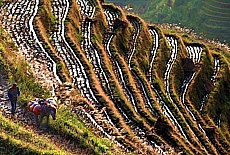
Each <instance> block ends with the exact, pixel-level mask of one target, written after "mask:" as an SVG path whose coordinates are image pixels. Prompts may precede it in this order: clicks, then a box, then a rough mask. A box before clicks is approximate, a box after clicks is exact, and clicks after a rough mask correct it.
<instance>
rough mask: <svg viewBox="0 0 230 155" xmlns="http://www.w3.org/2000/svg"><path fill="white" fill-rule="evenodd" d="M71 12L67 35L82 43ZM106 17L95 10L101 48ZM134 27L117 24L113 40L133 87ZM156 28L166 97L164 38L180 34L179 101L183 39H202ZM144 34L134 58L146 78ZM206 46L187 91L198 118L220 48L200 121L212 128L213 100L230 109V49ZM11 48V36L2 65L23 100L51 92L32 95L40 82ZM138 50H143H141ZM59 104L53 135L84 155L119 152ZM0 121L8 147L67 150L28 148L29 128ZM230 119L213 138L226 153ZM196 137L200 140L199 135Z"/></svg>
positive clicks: (157, 69)
mask: <svg viewBox="0 0 230 155" xmlns="http://www.w3.org/2000/svg"><path fill="white" fill-rule="evenodd" d="M45 2H47V1H45ZM100 9H101V8H99V9H98V10H100ZM71 11H72V14H70V15H69V18H70V19H71V18H72V19H73V20H70V21H68V22H66V24H67V25H68V29H69V30H71V32H72V31H73V32H74V34H72V33H70V32H69V34H68V36H69V38H70V39H71V41H73V42H74V44H75V45H76V48H79V45H80V41H81V37H79V31H80V24H79V21H77V20H76V21H74V18H76V17H79V14H77V13H76V14H74V12H75V11H76V10H71ZM47 12H49V11H47ZM123 16H125V15H123ZM103 18H104V17H103V16H102V14H100V13H99V14H97V21H96V22H95V23H94V25H93V30H94V38H96V39H95V40H94V41H95V42H94V43H95V44H97V46H99V47H100V49H101V50H102V49H103V47H101V44H102V40H103V39H102V38H103V35H104V34H103V32H104V31H105V27H104V26H103V25H105V23H104V19H103ZM122 18H123V20H124V21H126V19H125V17H122ZM78 19H79V20H80V18H78ZM100 19H103V20H100ZM126 22H127V21H126ZM127 23H128V22H127ZM144 24H145V23H144ZM144 24H143V25H144ZM40 26H41V25H40ZM98 26H100V27H99V28H98ZM44 27H45V26H44ZM99 30H100V31H101V33H100V32H99ZM131 32H132V28H131V27H130V26H128V27H125V28H122V29H119V30H118V31H117V33H116V36H115V38H114V40H113V47H114V49H113V50H114V51H113V52H114V53H116V58H117V59H118V61H119V63H121V64H124V65H122V66H123V71H125V73H126V74H127V77H128V78H129V80H128V81H129V82H130V83H129V84H130V85H131V86H134V87H135V82H134V81H133V77H131V73H130V72H129V71H128V70H129V69H128V68H127V64H126V63H125V57H126V53H127V52H128V47H129V46H128V44H129V38H130V36H131ZM43 33H44V35H43V37H44V36H45V33H48V32H43ZM158 33H159V34H160V42H159V43H160V49H159V50H158V53H157V57H156V59H157V60H156V63H157V66H156V67H155V71H154V72H155V74H154V75H155V76H156V78H157V79H156V80H155V81H154V83H157V84H159V86H160V87H159V90H161V92H162V93H161V94H162V96H164V95H165V92H164V90H165V88H164V82H163V81H164V71H165V65H166V63H167V60H168V58H169V52H168V51H169V47H168V45H167V43H166V41H165V40H164V38H163V37H164V35H165V34H170V35H175V36H176V37H177V39H178V40H179V54H178V59H177V61H176V62H175V65H174V67H173V69H172V74H171V78H172V80H171V81H172V82H171V84H170V85H171V87H172V88H173V90H172V91H173V93H174V94H175V100H178V95H179V91H178V89H179V88H180V81H181V79H182V78H183V76H184V75H183V74H181V75H180V76H179V78H178V76H177V74H178V73H180V72H182V71H183V70H182V68H181V61H180V59H181V58H183V57H186V54H185V46H184V44H190V43H193V42H199V41H196V40H194V39H193V38H189V36H187V37H186V38H184V37H183V34H177V33H175V31H173V30H172V31H171V32H168V31H165V30H160V29H159V30H158ZM145 34H147V30H146V29H144V30H141V35H140V37H139V38H138V44H144V46H142V47H141V46H140V45H139V46H138V52H136V53H135V55H134V58H133V59H134V60H133V61H134V62H135V63H136V64H137V68H138V70H139V73H140V75H141V76H142V78H143V79H146V78H147V77H146V76H147V75H146V64H148V60H145V59H148V57H149V56H148V52H147V50H146V48H145V46H146V47H148V43H150V42H149V41H151V40H150V39H149V36H148V35H145ZM74 36H75V37H76V39H73V38H74ZM124 36H126V37H124ZM1 37H5V38H8V37H7V36H5V34H4V33H3V31H2V30H1ZM0 40H6V39H3V38H1V39H0ZM150 47H151V46H149V48H150ZM202 47H203V48H204V51H205V52H204V54H203V58H202V63H201V64H202V67H201V68H200V69H199V72H198V73H197V75H196V78H195V80H193V82H192V84H191V87H190V89H189V93H188V96H189V98H190V102H191V103H196V104H194V107H193V106H191V108H192V109H193V112H194V113H196V114H197V117H198V118H200V115H199V114H198V113H197V111H196V109H197V107H198V105H199V100H200V98H201V96H203V95H204V94H205V93H204V91H205V87H204V85H203V81H204V80H205V81H207V80H208V79H209V77H210V74H211V73H212V70H213V67H212V66H213V58H212V56H213V54H216V53H218V54H220V55H221V56H222V57H221V62H222V66H223V68H222V69H221V73H220V76H219V78H218V82H217V85H216V88H215V89H214V91H213V92H212V95H211V97H210V99H209V101H208V103H207V105H208V106H207V108H206V111H205V116H204V117H205V118H206V119H205V120H206V122H204V121H203V120H200V119H198V121H200V123H202V126H204V127H209V126H215V124H214V123H213V120H212V119H215V112H216V110H217V108H218V107H219V106H217V105H216V104H215V103H217V102H218V101H219V99H223V100H220V101H221V108H222V109H224V110H223V113H226V112H227V111H228V110H229V109H228V108H229V106H228V103H229V97H228V96H227V94H229V93H228V92H229V90H228V87H225V86H226V85H227V86H229V85H230V84H229V80H228V78H227V76H226V75H229V60H228V58H229V53H227V52H226V51H222V50H220V51H218V49H216V48H215V47H214V46H211V45H203V44H202ZM207 47H209V48H207ZM13 48H14V44H13V43H12V42H11V41H9V38H8V40H7V41H4V42H1V51H2V53H3V52H4V54H2V57H1V60H2V64H4V68H6V71H7V72H8V73H9V79H10V81H11V82H14V81H15V79H14V77H17V78H16V79H20V81H16V82H17V83H20V87H21V88H22V94H25V95H24V96H22V97H21V100H20V102H21V103H22V105H25V104H26V103H27V101H28V100H29V99H30V98H33V97H34V96H36V97H37V96H38V94H39V95H42V94H47V92H46V91H42V92H37V91H32V92H33V94H30V93H29V92H31V91H29V90H31V89H34V88H36V87H40V86H39V84H37V83H35V80H34V79H33V77H32V75H31V74H30V75H27V74H24V73H26V71H27V70H29V68H28V67H27V68H26V67H22V66H25V64H26V63H25V62H23V61H22V60H21V59H20V58H19V57H16V56H12V55H13V53H12V54H11V53H10V51H11V50H12V49H13ZM142 48H143V49H142ZM79 49H80V48H79ZM210 49H211V50H210ZM5 51H7V52H5ZM102 51H103V50H102ZM117 51H119V52H117ZM140 51H143V52H140ZM80 52H81V55H84V53H83V51H81V50H80ZM6 53H7V54H6ZM9 55H11V56H9ZM104 55H106V54H104ZM141 58H143V59H141ZM17 59H18V61H17ZM12 60H16V61H15V62H17V64H14V61H12ZM81 61H84V62H85V64H86V66H87V68H90V69H89V70H88V72H93V71H92V66H90V64H89V63H88V61H87V59H86V58H85V56H83V57H82V60H81ZM106 65H107V64H106ZM110 65H111V64H110ZM1 66H3V65H1ZM147 67H148V66H147ZM107 68H109V66H107ZM110 72H113V71H112V70H111V69H110ZM21 77H23V78H21ZM94 77H95V74H94V73H91V74H90V78H92V79H93V80H92V81H93V82H94V83H97V84H98V85H99V82H98V79H97V78H94ZM114 77H115V76H114ZM130 79H131V80H130ZM114 81H115V82H114ZM114 81H113V82H114V83H116V84H117V85H118V86H116V88H115V91H116V93H117V94H119V93H120V94H119V95H120V96H119V98H120V99H123V98H124V94H122V93H121V88H119V83H118V82H117V80H114ZM145 81H146V80H145ZM27 82H28V83H27ZM31 83H33V85H31ZM34 83H35V84H34ZM28 86H29V87H28ZM134 87H132V88H134ZM197 88H199V90H197ZM99 89H101V88H100V86H99V87H98V88H95V90H96V91H97V92H100V91H101V92H102V93H103V91H102V90H99ZM135 89H136V88H135ZM34 90H36V89H34ZM40 90H42V89H40ZM117 90H119V91H118V92H117ZM100 94H101V93H100ZM151 94H153V92H151ZM194 96H195V97H194ZM102 98H103V100H102V101H103V102H105V101H106V103H105V104H108V105H109V107H107V108H108V109H113V108H115V106H114V105H112V103H111V101H110V99H108V98H107V97H106V95H105V94H103V97H102ZM124 100H125V104H127V109H126V110H129V111H133V109H132V106H131V105H129V104H130V103H128V102H127V101H126V99H125V98H124ZM166 100H167V98H166ZM190 102H189V104H191V103H190ZM178 106H179V105H178ZM60 107H61V108H60V110H59V111H58V113H59V114H58V119H57V121H55V122H51V131H50V133H49V134H51V135H52V134H54V135H55V134H57V133H58V134H59V135H62V138H64V139H66V140H69V141H70V142H71V144H74V145H77V147H78V148H79V149H80V150H77V151H79V152H82V153H83V154H84V153H85V154H87V153H92V154H100V153H103V152H105V151H107V153H108V154H110V153H114V152H116V151H115V150H114V147H113V145H112V144H111V143H109V142H108V141H107V140H105V139H103V138H98V137H97V136H95V135H94V134H93V133H92V132H91V131H92V129H91V128H86V127H85V126H84V124H82V123H81V121H79V120H78V119H77V116H76V115H75V114H71V113H70V109H66V107H64V106H60ZM209 107H211V108H209ZM130 109H131V110H130ZM213 109H214V110H213ZM145 110H146V109H144V111H145ZM182 110H183V108H182ZM225 110H226V111H225ZM174 113H177V111H174ZM180 113H183V111H180V112H178V115H177V116H182V114H180ZM112 114H113V115H117V113H116V112H114V113H112ZM183 115H184V117H186V118H187V117H188V116H187V115H188V114H186V113H183ZM213 116H214V118H213ZM114 117H116V116H114ZM130 117H133V118H132V119H134V120H135V121H136V122H137V123H140V124H143V122H142V121H144V123H145V119H141V117H139V116H138V117H136V115H134V114H132V113H130ZM209 117H210V118H209ZM6 119H7V120H9V124H7V123H5V122H7V121H6ZM188 119H191V118H188ZM1 120H2V122H3V125H2V130H3V131H5V133H7V135H8V136H7V135H4V134H1V139H3V140H2V144H3V145H5V146H6V148H7V149H8V150H12V147H13V148H15V149H16V150H19V151H20V148H23V149H22V151H24V152H26V151H31V152H33V151H34V152H35V153H36V151H37V152H38V153H41V152H42V151H43V152H46V151H48V150H49V149H51V150H50V151H52V149H53V148H54V149H53V150H56V151H59V150H60V151H63V152H65V149H63V148H62V147H61V146H62V144H60V145H53V144H52V143H49V144H50V145H48V146H45V147H44V150H39V149H37V148H36V149H33V148H30V147H28V148H27V147H26V146H22V144H21V143H22V141H26V140H24V138H25V139H26V135H27V134H28V133H26V132H24V129H25V128H24V127H23V126H21V124H20V123H18V122H16V123H17V124H18V125H15V124H14V123H15V122H11V119H8V118H5V116H4V115H1ZM228 120H229V118H228V115H224V117H223V122H222V126H221V130H222V132H221V131H220V130H219V129H217V132H216V133H217V134H218V135H219V136H218V138H216V139H217V140H215V141H217V144H216V146H220V147H225V148H223V149H222V148H220V149H222V150H223V152H224V151H226V150H227V149H228V148H227V147H228V146H229V131H228V128H229V122H227V121H228ZM180 121H182V123H183V121H184V119H180ZM210 122H211V123H210ZM121 124H122V126H125V127H126V129H127V130H128V132H130V131H129V130H130V129H128V128H127V126H126V125H125V124H124V122H121ZM191 125H192V126H194V129H195V131H197V133H198V135H199V136H201V138H202V142H203V143H205V145H207V147H208V148H209V147H210V149H213V148H212V146H211V144H210V142H208V141H207V140H205V138H204V135H202V134H201V131H198V130H197V127H196V125H194V122H191ZM14 126H16V127H17V126H19V127H20V129H21V130H18V131H19V133H16V135H15V134H14V132H15V130H16V129H15V128H14ZM19 127H18V128H19ZM8 128H10V131H7V129H8ZM18 128H17V129H18ZM31 130H32V129H31ZM11 131H12V132H11ZM31 134H32V133H31ZM18 135H23V136H22V137H20V138H18V139H16V138H15V137H18ZM223 135H224V136H223ZM132 136H133V135H129V134H128V135H127V139H130V141H131V140H133V139H132ZM7 137H9V138H7ZM35 137H36V136H35ZM39 138H42V137H40V136H39V135H38V139H36V140H34V141H33V140H32V141H28V146H31V145H35V147H39V145H40V144H39V143H40V140H39ZM170 138H171V139H170V140H171V143H175V145H176V146H178V148H179V149H181V148H185V149H186V150H187V151H192V149H193V148H192V147H193V146H190V147H191V148H187V147H186V146H185V144H186V142H183V141H182V138H181V137H180V136H178V135H177V134H176V133H174V134H173V135H172V136H171V137H170ZM203 138H204V140H203ZM7 140H8V141H9V143H10V144H9V143H6V142H8V141H7ZM164 140H165V139H164ZM166 140H167V139H166ZM170 140H169V141H170ZM47 141H48V142H49V141H50V139H47ZM194 141H196V139H195V140H194ZM48 142H47V143H48ZM79 142H80V143H79ZM34 143H36V144H34ZM37 143H38V144H37ZM167 143H168V142H167ZM212 143H213V142H212ZM8 144H9V145H8ZM46 149H47V150H46ZM224 149H225V150H224ZM83 150H84V151H83ZM3 151H4V150H3ZM68 151H69V150H68V149H67V152H65V153H68ZM211 151H212V150H211ZM193 152H194V151H193ZM49 153H50V154H52V152H48V154H49ZM69 153H71V152H69Z"/></svg>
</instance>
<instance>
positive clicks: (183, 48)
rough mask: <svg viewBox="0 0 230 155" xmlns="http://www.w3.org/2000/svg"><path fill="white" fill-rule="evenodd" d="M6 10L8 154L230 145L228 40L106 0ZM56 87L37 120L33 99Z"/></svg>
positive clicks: (225, 148) (209, 149) (30, 2)
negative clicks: (14, 101)
mask: <svg viewBox="0 0 230 155" xmlns="http://www.w3.org/2000/svg"><path fill="white" fill-rule="evenodd" d="M207 8H208V3H207V4H206V6H205V13H207V14H208V11H209V10H208V9H207ZM0 11H1V12H0V109H1V112H0V131H1V132H0V144H1V145H0V154H17V155H21V154H30V155H31V154H33V155H34V154H70V155H71V154H77V155H80V154H84V155H89V154H143V155H145V154H146V155H147V154H153V155H155V154H165V155H167V154H194V155H195V154H202V155H204V154H216V155H219V154H220V155H227V154H230V133H229V129H230V96H229V94H230V78H229V76H230V53H229V52H230V50H229V47H228V45H226V44H223V43H221V42H215V41H213V40H209V39H207V38H205V37H203V36H202V37H201V36H198V35H197V34H195V33H194V31H193V30H191V29H189V28H181V27H180V26H178V25H177V24H166V23H165V24H154V23H148V22H145V21H144V20H143V19H142V18H140V17H139V16H138V15H136V14H134V13H131V12H129V11H127V10H124V9H122V8H121V7H119V6H116V5H114V4H112V3H109V2H107V1H103V0H101V1H100V0H76V1H75V0H0ZM12 83H17V84H18V87H19V88H20V90H21V94H20V96H19V97H18V98H19V100H18V105H17V110H16V114H15V115H11V112H10V108H11V106H10V102H9V100H8V97H7V90H8V89H9V88H10V86H11V85H12ZM50 97H53V98H54V99H55V100H56V103H57V105H55V108H53V111H52V110H51V111H49V114H51V115H52V118H53V119H52V118H51V117H50V120H49V119H48V120H47V125H46V123H45V121H46V120H44V121H41V122H37V123H38V124H39V125H38V124H37V125H36V120H35V119H36V117H34V114H33V112H31V111H30V110H29V109H28V103H30V102H31V101H33V100H34V99H35V98H50ZM53 102H54V101H53ZM43 112H44V111H43ZM42 114H44V115H45V113H42ZM55 114H56V115H55ZM47 115H48V114H47ZM48 122H49V123H48ZM40 123H41V124H40Z"/></svg>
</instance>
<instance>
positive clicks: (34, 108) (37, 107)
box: [28, 101, 42, 115]
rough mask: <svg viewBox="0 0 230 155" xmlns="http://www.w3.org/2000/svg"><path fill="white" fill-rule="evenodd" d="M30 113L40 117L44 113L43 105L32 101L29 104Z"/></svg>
mask: <svg viewBox="0 0 230 155" xmlns="http://www.w3.org/2000/svg"><path fill="white" fill-rule="evenodd" d="M28 109H29V111H31V112H33V113H34V114H35V115H39V114H40V113H41V111H42V107H41V105H40V104H39V103H38V102H37V101H30V102H29V103H28Z"/></svg>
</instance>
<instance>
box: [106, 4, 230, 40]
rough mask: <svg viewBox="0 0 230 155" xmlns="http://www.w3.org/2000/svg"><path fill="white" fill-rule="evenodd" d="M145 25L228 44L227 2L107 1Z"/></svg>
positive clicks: (228, 15)
mask: <svg viewBox="0 0 230 155" xmlns="http://www.w3.org/2000/svg"><path fill="white" fill-rule="evenodd" d="M106 2H111V3H114V4H116V5H119V6H122V7H123V8H124V9H125V10H126V11H128V12H135V13H136V14H138V15H140V16H141V17H142V18H143V19H145V20H146V21H148V22H153V23H157V24H162V23H171V24H172V23H174V24H177V25H180V26H181V27H189V28H191V29H193V30H195V32H196V33H199V34H202V35H204V36H205V37H207V38H209V39H211V40H212V39H214V40H219V41H221V42H222V43H225V44H226V43H228V44H229V43H230V39H229V26H228V25H229V19H230V18H229V17H230V9H229V4H230V3H229V1H228V0H183V1H181V0H142V1H140V0H126V1H123V0H108V1H106Z"/></svg>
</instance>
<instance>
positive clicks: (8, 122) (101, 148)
mask: <svg viewBox="0 0 230 155" xmlns="http://www.w3.org/2000/svg"><path fill="white" fill-rule="evenodd" d="M0 33H1V35H0V37H1V38H0V40H1V41H0V68H1V73H3V72H4V73H6V74H8V77H9V79H8V80H9V81H10V82H15V81H16V79H20V80H19V81H16V82H17V83H18V84H19V87H20V88H21V96H20V100H19V103H20V104H21V105H22V106H25V105H26V103H27V102H28V100H30V99H33V98H34V97H35V96H36V97H39V96H40V97H41V95H45V96H48V95H49V94H48V92H47V91H45V90H44V89H37V88H38V87H41V86H40V85H39V84H38V83H37V82H36V80H35V79H34V78H33V76H32V75H31V74H28V73H29V72H27V70H28V71H29V70H30V69H29V67H21V66H25V65H26V62H24V61H23V60H22V59H21V58H20V57H18V56H16V55H15V50H16V49H15V46H14V43H13V42H12V41H11V40H10V38H9V36H7V34H6V33H5V32H4V31H3V29H2V28H1V29H0ZM13 49H15V50H13ZM12 58H13V60H14V61H12ZM70 110H71V109H70V108H66V107H65V106H60V108H59V110H58V115H57V117H58V118H57V121H55V122H51V126H50V130H49V132H48V133H45V134H38V133H39V132H35V130H36V129H35V128H33V127H30V126H25V125H24V124H22V122H20V121H17V120H14V118H11V117H10V118H8V117H6V116H5V115H4V114H2V113H0V120H1V121H0V122H1V124H0V131H1V134H0V143H1V147H0V153H1V154H11V153H13V152H17V153H19V154H72V153H73V152H71V150H69V149H66V147H65V145H66V144H67V142H69V144H70V145H75V147H77V149H76V148H75V153H76V152H78V153H80V154H102V153H105V151H106V153H108V154H111V150H113V152H116V150H114V147H113V144H112V143H111V142H110V141H108V140H107V139H104V138H99V137H98V135H97V136H96V135H95V134H94V133H93V132H92V131H93V129H91V127H86V126H85V124H84V123H82V122H81V121H79V118H78V116H77V115H75V114H71V112H70ZM40 132H41V131H40ZM57 134H60V135H61V137H62V140H59V141H58V140H57V141H58V142H57V143H56V144H54V142H53V141H52V139H51V138H47V137H52V135H57ZM67 148H68V147H67Z"/></svg>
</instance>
